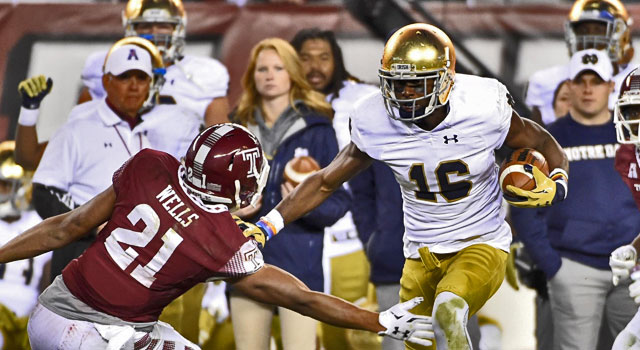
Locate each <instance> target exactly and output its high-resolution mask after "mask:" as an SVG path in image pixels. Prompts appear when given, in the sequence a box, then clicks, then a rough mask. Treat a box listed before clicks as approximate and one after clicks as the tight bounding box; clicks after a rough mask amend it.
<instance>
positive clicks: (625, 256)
mask: <svg viewBox="0 0 640 350" xmlns="http://www.w3.org/2000/svg"><path fill="white" fill-rule="evenodd" d="M636 259H637V253H636V249H635V248H634V247H633V246H632V245H623V246H622V247H618V248H616V250H614V251H613V252H612V253H611V256H610V257H609V266H611V272H612V273H613V285H614V286H617V285H618V283H619V282H620V281H624V280H626V279H627V278H629V271H631V269H632V268H633V267H634V266H636Z"/></svg>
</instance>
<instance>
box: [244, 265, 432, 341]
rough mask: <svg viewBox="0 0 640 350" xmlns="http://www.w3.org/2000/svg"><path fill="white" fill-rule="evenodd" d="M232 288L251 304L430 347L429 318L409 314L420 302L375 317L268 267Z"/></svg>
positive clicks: (400, 306) (397, 307)
mask: <svg viewBox="0 0 640 350" xmlns="http://www.w3.org/2000/svg"><path fill="white" fill-rule="evenodd" d="M234 287H235V288H236V289H237V290H239V291H240V292H241V293H243V294H244V295H245V296H247V297H249V298H251V299H253V300H256V301H259V302H262V303H266V304H273V305H278V306H282V307H286V308H287V309H290V310H293V311H295V312H298V313H300V314H302V315H305V316H309V317H311V318H314V319H316V320H319V321H322V322H325V323H328V324H331V325H334V326H337V327H343V328H353V329H362V330H366V331H370V332H377V333H378V334H380V335H386V336H390V337H392V338H395V339H399V340H408V341H411V342H414V343H418V344H422V345H431V341H430V339H433V338H434V334H433V327H432V323H431V317H427V316H418V315H414V314H412V313H410V312H409V310H410V309H412V308H414V307H415V306H416V305H418V304H420V302H422V299H421V298H415V299H412V300H410V301H407V302H405V303H401V304H398V305H395V306H394V307H392V308H391V309H389V310H387V311H385V312H383V313H381V314H378V313H377V312H372V311H368V310H365V309H362V308H360V307H358V306H356V305H353V304H351V303H349V302H347V301H344V300H342V299H340V298H337V297H334V296H331V295H327V294H324V293H319V292H314V291H311V290H309V288H308V287H307V286H306V285H305V284H304V283H303V282H302V281H300V280H299V279H297V278H296V277H294V276H293V275H291V274H289V273H288V272H286V271H284V270H282V269H280V268H277V267H275V266H271V265H265V267H263V268H262V269H260V270H259V271H258V272H256V273H255V274H253V275H250V276H247V277H244V278H242V279H240V280H238V281H236V282H234Z"/></svg>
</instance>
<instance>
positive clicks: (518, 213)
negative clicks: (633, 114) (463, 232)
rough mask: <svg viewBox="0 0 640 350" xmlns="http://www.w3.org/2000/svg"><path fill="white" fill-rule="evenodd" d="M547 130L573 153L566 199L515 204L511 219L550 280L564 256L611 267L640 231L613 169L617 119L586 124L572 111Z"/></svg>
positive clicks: (635, 213)
mask: <svg viewBox="0 0 640 350" xmlns="http://www.w3.org/2000/svg"><path fill="white" fill-rule="evenodd" d="M548 129H549V132H550V133H551V134H552V135H553V136H554V137H555V138H556V140H557V141H558V143H560V145H561V146H562V147H563V148H564V151H565V153H566V154H567V156H568V157H569V163H570V166H569V193H568V196H567V199H565V200H564V201H563V202H560V203H557V204H555V205H553V206H551V207H548V208H544V209H539V210H535V209H518V208H513V207H512V210H511V220H512V224H513V226H514V228H515V229H516V232H517V235H518V236H519V237H518V238H519V239H520V240H522V241H523V242H524V244H525V247H526V249H527V252H528V253H529V254H530V255H531V258H532V259H533V261H534V262H535V263H536V265H537V266H538V267H539V268H540V269H541V270H543V271H544V272H545V274H546V275H547V278H548V279H551V278H552V277H553V276H554V275H555V274H556V272H557V271H558V270H559V269H560V265H561V264H562V262H561V260H560V258H561V257H566V258H568V259H571V260H574V261H576V262H579V263H582V264H585V265H588V266H591V267H594V268H597V269H601V270H608V269H609V255H610V254H611V252H612V251H613V250H614V249H616V248H617V247H619V246H621V245H624V244H629V242H631V241H632V240H633V238H634V237H635V236H636V235H637V233H638V231H639V230H640V212H638V209H637V208H636V205H635V203H634V201H633V198H632V196H631V193H630V192H629V189H628V188H627V187H626V185H625V184H624V182H623V181H622V179H621V178H620V175H618V174H617V172H616V170H615V169H614V157H615V149H616V148H617V142H616V131H615V127H614V125H613V122H609V123H607V124H604V125H596V126H586V125H582V124H579V123H577V122H576V121H574V120H573V118H572V117H571V115H568V116H566V117H564V118H561V119H558V120H557V121H556V122H554V123H553V124H550V125H549V126H548Z"/></svg>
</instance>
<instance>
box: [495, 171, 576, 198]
mask: <svg viewBox="0 0 640 350" xmlns="http://www.w3.org/2000/svg"><path fill="white" fill-rule="evenodd" d="M524 169H525V170H526V171H528V172H531V173H532V174H533V179H534V180H535V182H536V187H535V188H534V189H533V190H531V191H527V190H523V189H521V188H518V187H515V186H512V185H507V191H509V192H511V193H504V195H503V196H504V198H505V199H506V200H507V202H509V204H511V205H513V206H514V207H520V208H536V207H546V206H549V205H551V204H553V203H556V202H559V201H562V200H564V198H565V197H566V185H565V183H563V184H561V185H559V184H558V182H560V181H565V182H566V179H564V178H563V177H559V178H558V179H556V180H555V181H554V180H552V179H551V178H549V177H547V176H546V175H545V174H544V173H543V172H542V171H540V169H538V167H536V166H533V165H529V164H525V165H524ZM558 185H559V186H558Z"/></svg>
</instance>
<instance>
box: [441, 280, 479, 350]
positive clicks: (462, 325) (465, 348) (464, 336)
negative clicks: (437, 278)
mask: <svg viewBox="0 0 640 350" xmlns="http://www.w3.org/2000/svg"><path fill="white" fill-rule="evenodd" d="M432 317H433V329H434V333H435V336H436V347H437V349H438V350H453V349H455V350H471V339H469V332H468V331H467V319H468V317H469V305H468V304H467V302H466V301H465V300H464V299H462V298H461V297H459V296H457V295H455V294H453V293H451V292H442V293H440V294H438V296H437V297H436V300H435V302H434V305H433V315H432Z"/></svg>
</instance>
